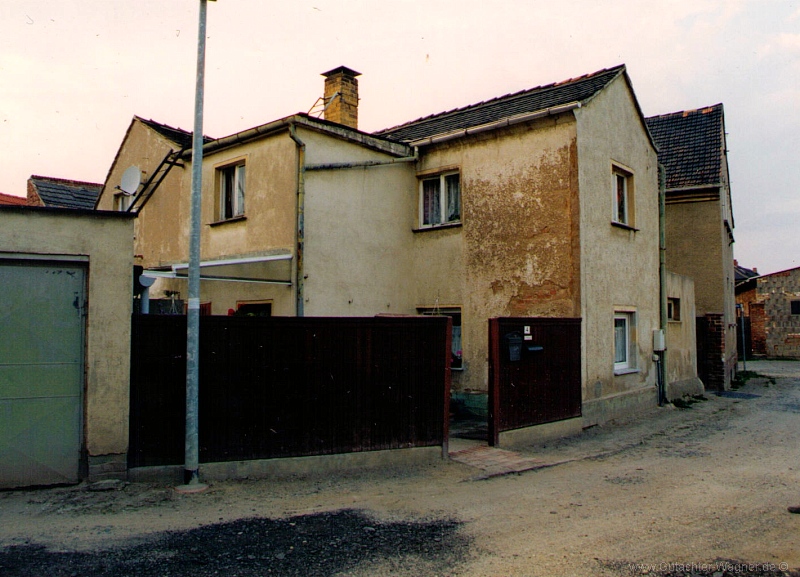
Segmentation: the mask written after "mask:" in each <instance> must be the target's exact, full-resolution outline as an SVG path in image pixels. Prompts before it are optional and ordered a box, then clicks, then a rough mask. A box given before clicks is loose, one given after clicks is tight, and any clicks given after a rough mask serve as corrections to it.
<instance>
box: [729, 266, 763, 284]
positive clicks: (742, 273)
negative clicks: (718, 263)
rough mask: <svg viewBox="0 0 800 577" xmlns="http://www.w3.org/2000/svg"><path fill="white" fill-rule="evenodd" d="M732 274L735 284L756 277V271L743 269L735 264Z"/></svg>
mask: <svg viewBox="0 0 800 577" xmlns="http://www.w3.org/2000/svg"><path fill="white" fill-rule="evenodd" d="M733 272H734V277H735V282H737V283H739V282H742V281H743V280H747V279H749V278H753V277H755V276H758V273H757V272H756V271H754V270H752V269H749V268H744V267H743V266H739V265H738V264H737V263H735V262H734V263H733Z"/></svg>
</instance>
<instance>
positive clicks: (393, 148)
mask: <svg viewBox="0 0 800 577" xmlns="http://www.w3.org/2000/svg"><path fill="white" fill-rule="evenodd" d="M292 125H301V126H305V127H306V128H309V129H311V130H315V131H317V132H322V133H324V134H327V135H330V136H333V137H336V138H340V139H344V140H347V141H349V142H353V143H356V144H360V145H362V146H366V147H369V148H372V149H374V150H378V151H380V152H384V153H387V154H392V155H395V156H407V155H409V154H410V152H409V151H410V150H411V149H410V147H409V146H408V145H406V144H403V143H398V142H395V141H393V140H390V139H388V138H383V137H380V136H374V135H372V134H367V133H366V132H361V131H359V130H355V129H353V128H349V127H347V126H344V125H341V124H337V123H335V122H328V121H325V120H320V119H318V118H314V117H312V116H309V115H308V114H305V113H302V112H299V113H297V114H293V115H291V116H286V117H284V118H280V119H278V120H274V121H272V122H268V123H266V124H261V125H259V126H254V127H253V128H248V129H246V130H242V131H240V132H236V133H234V134H231V135H228V136H224V137H222V138H218V139H216V140H213V141H211V142H209V143H207V144H205V145H204V146H203V154H204V155H205V154H209V155H210V154H215V153H217V152H220V151H222V150H225V149H227V148H231V147H232V146H238V145H241V144H245V143H247V142H251V141H253V140H257V139H259V138H263V137H265V136H269V135H271V134H275V133H276V132H280V131H283V130H288V129H289V127H290V126H292ZM190 153H191V151H187V152H186V153H184V156H188V155H189V154H190Z"/></svg>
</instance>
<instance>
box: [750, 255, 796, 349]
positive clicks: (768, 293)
mask: <svg viewBox="0 0 800 577" xmlns="http://www.w3.org/2000/svg"><path fill="white" fill-rule="evenodd" d="M757 291H758V298H759V300H760V301H761V302H763V303H764V337H765V345H766V346H765V349H766V354H767V356H770V357H790V358H800V315H793V314H792V313H791V301H800V268H794V269H790V270H786V271H781V272H776V273H772V274H770V275H766V276H763V277H760V278H759V279H758V289H757Z"/></svg>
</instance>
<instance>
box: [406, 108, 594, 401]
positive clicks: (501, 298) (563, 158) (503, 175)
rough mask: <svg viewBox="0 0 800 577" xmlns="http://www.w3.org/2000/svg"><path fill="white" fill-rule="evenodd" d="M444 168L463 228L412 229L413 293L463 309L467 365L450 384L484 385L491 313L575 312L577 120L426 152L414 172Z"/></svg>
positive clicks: (422, 301)
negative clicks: (452, 181) (456, 174)
mask: <svg viewBox="0 0 800 577" xmlns="http://www.w3.org/2000/svg"><path fill="white" fill-rule="evenodd" d="M448 169H458V170H460V172H461V186H462V189H461V195H462V213H463V215H462V222H463V226H461V227H457V228H448V229H440V230H420V231H418V232H417V233H415V236H414V249H413V255H414V292H413V294H414V299H415V304H416V306H418V307H429V306H433V305H435V304H438V305H440V306H442V307H446V306H448V305H458V306H461V307H462V350H463V355H464V362H465V371H464V372H463V373H462V374H460V375H457V377H456V379H455V381H454V383H455V386H456V388H463V389H472V390H479V391H485V390H487V378H488V319H489V318H491V317H497V316H544V317H559V316H566V317H574V316H578V315H579V305H578V303H579V292H578V278H579V266H578V252H579V238H578V202H577V158H576V145H575V122H574V119H573V117H572V116H571V115H564V116H561V117H558V118H550V119H546V120H540V121H537V122H534V123H531V124H529V125H524V126H517V127H515V128H513V129H506V130H502V131H497V132H492V133H487V134H484V135H481V136H478V137H468V138H465V139H460V140H457V141H453V142H451V143H448V144H444V145H440V146H438V147H435V148H432V149H426V150H425V153H424V155H423V156H422V160H421V162H420V173H421V174H423V175H427V174H430V173H436V172H437V171H443V170H448ZM418 194H419V192H418V185H415V188H414V198H415V200H416V199H417V198H418ZM412 214H413V215H414V218H415V222H418V208H417V207H416V206H415V207H414V208H413V209H412Z"/></svg>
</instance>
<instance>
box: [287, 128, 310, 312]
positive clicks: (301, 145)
mask: <svg viewBox="0 0 800 577" xmlns="http://www.w3.org/2000/svg"><path fill="white" fill-rule="evenodd" d="M289 136H290V137H291V138H292V140H294V143H295V144H296V145H297V228H296V231H295V246H296V251H297V258H296V263H295V281H296V283H297V289H296V290H297V293H296V294H295V314H296V316H298V317H302V316H304V310H303V309H304V307H303V300H304V296H303V295H304V288H305V276H304V272H303V252H304V250H305V204H306V180H305V175H306V144H305V142H303V141H302V140H300V138H299V137H298V136H297V131H296V127H295V124H294V123H292V124H291V125H290V126H289Z"/></svg>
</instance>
